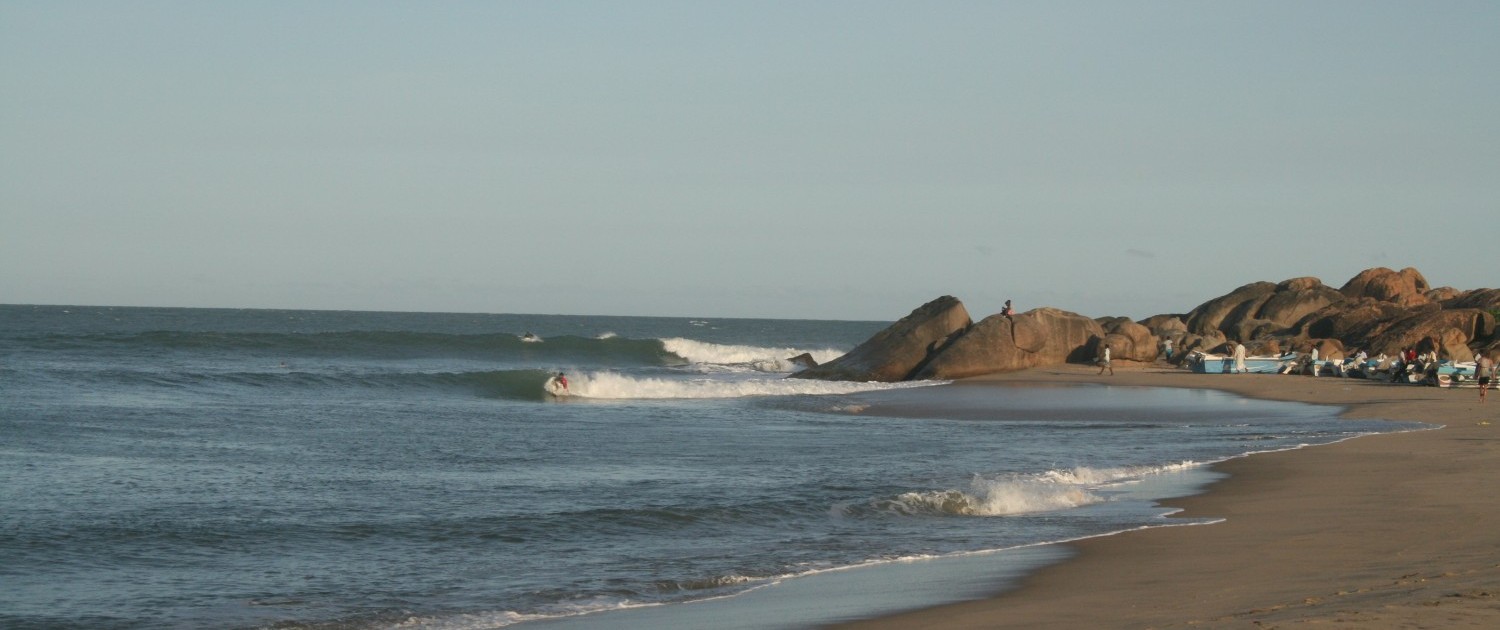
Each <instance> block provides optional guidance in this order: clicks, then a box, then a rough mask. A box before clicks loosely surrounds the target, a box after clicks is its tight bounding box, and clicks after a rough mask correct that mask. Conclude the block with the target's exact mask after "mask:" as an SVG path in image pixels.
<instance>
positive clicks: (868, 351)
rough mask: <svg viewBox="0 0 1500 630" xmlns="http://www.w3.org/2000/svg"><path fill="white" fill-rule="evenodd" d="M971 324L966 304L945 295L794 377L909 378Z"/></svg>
mask: <svg viewBox="0 0 1500 630" xmlns="http://www.w3.org/2000/svg"><path fill="white" fill-rule="evenodd" d="M971 324H972V320H970V319H969V311H968V310H966V309H965V308H964V305H963V303H962V302H960V301H958V298H955V297H953V296H951V295H945V296H943V297H940V298H938V299H936V300H933V301H931V302H928V303H926V304H923V305H922V306H920V307H917V309H916V310H914V311H912V312H911V314H910V315H907V316H906V317H903V318H901V320H900V321H898V322H896V323H895V324H892V325H891V326H890V327H889V328H886V329H885V330H882V331H880V332H878V333H876V334H875V336H874V337H871V338H870V339H869V340H867V341H865V342H864V343H862V344H859V346H858V347H856V348H854V349H853V350H850V351H849V352H848V353H847V354H845V355H844V356H841V357H839V358H837V359H834V360H832V361H829V362H827V363H824V364H822V365H819V366H817V367H810V368H807V369H806V370H803V371H801V372H798V373H796V374H793V375H792V376H794V377H797V378H815V379H822V380H830V381H882V382H893V381H902V380H907V379H909V378H911V376H912V374H913V373H914V372H916V370H917V368H919V367H921V366H922V364H923V363H924V362H926V361H927V360H928V359H929V358H931V357H932V356H934V355H936V354H937V352H938V351H940V350H942V349H943V348H944V347H945V346H946V345H947V344H948V342H949V341H950V340H952V339H953V338H955V337H956V336H958V335H959V334H961V333H963V332H964V331H965V330H967V329H968V328H969V326H970V325H971Z"/></svg>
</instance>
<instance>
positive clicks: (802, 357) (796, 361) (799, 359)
mask: <svg viewBox="0 0 1500 630" xmlns="http://www.w3.org/2000/svg"><path fill="white" fill-rule="evenodd" d="M787 362H788V363H791V364H792V365H800V366H802V367H805V368H815V367H818V360H817V359H814V358H813V355H812V353H811V352H804V353H802V354H799V355H797V356H795V357H792V358H789V359H787Z"/></svg>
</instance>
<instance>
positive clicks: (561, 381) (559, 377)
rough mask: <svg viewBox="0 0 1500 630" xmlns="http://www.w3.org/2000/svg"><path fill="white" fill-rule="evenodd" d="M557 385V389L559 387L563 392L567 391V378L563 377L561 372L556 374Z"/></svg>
mask: <svg viewBox="0 0 1500 630" xmlns="http://www.w3.org/2000/svg"><path fill="white" fill-rule="evenodd" d="M557 385H558V387H561V388H562V390H563V391H565V392H566V391H568V377H567V376H565V375H563V373H562V372H558V373H557Z"/></svg>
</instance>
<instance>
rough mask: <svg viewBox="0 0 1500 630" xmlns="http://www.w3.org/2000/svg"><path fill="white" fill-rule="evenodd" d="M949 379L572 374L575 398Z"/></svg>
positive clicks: (859, 387) (809, 389)
mask: <svg viewBox="0 0 1500 630" xmlns="http://www.w3.org/2000/svg"><path fill="white" fill-rule="evenodd" d="M946 382H947V381H920V382H906V383H874V382H869V383H861V382H853V381H815V380H805V379H787V378H769V379H767V378H756V379H734V380H729V379H707V378H704V379H672V378H652V377H637V376H627V375H624V374H620V373H617V372H596V373H590V374H579V375H576V376H571V377H569V386H570V389H571V390H572V393H573V395H574V396H575V397H582V398H600V399H647V398H658V399H660V398H743V397H747V396H799V395H801V396H821V395H836V394H854V393H858V392H868V391H877V390H889V389H907V388H912V387H928V386H932V385H940V384H943V383H946Z"/></svg>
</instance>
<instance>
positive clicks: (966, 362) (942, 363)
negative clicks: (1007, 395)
mask: <svg viewBox="0 0 1500 630" xmlns="http://www.w3.org/2000/svg"><path fill="white" fill-rule="evenodd" d="M1102 336H1104V330H1103V329H1102V328H1100V327H1099V324H1098V322H1095V321H1094V320H1092V319H1089V318H1087V317H1084V316H1082V315H1079V314H1077V313H1069V312H1067V311H1063V310H1059V309H1055V308H1039V309H1035V310H1031V311H1027V312H1025V313H1022V314H1020V315H1016V316H1015V317H1014V318H1011V317H1006V316H1004V315H991V316H989V317H986V318H984V319H983V320H981V321H980V322H979V323H978V324H975V325H974V326H973V327H972V328H970V329H969V330H968V331H967V332H965V333H964V334H963V336H961V337H959V338H958V339H955V340H954V341H953V343H951V344H949V345H948V346H947V347H945V348H943V350H942V352H940V353H938V354H937V355H936V356H934V357H932V359H931V360H930V361H928V362H927V363H926V365H923V366H922V367H921V368H920V369H919V370H917V372H916V373H915V374H914V375H913V378H916V379H953V378H964V377H968V376H978V375H980V374H993V373H996V372H1013V371H1016V370H1024V369H1027V368H1032V367H1037V366H1042V365H1057V364H1061V363H1064V362H1067V361H1087V360H1088V359H1089V357H1091V356H1092V350H1091V347H1092V343H1094V342H1096V341H1097V340H1098V339H1099V338H1100V337H1102Z"/></svg>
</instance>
